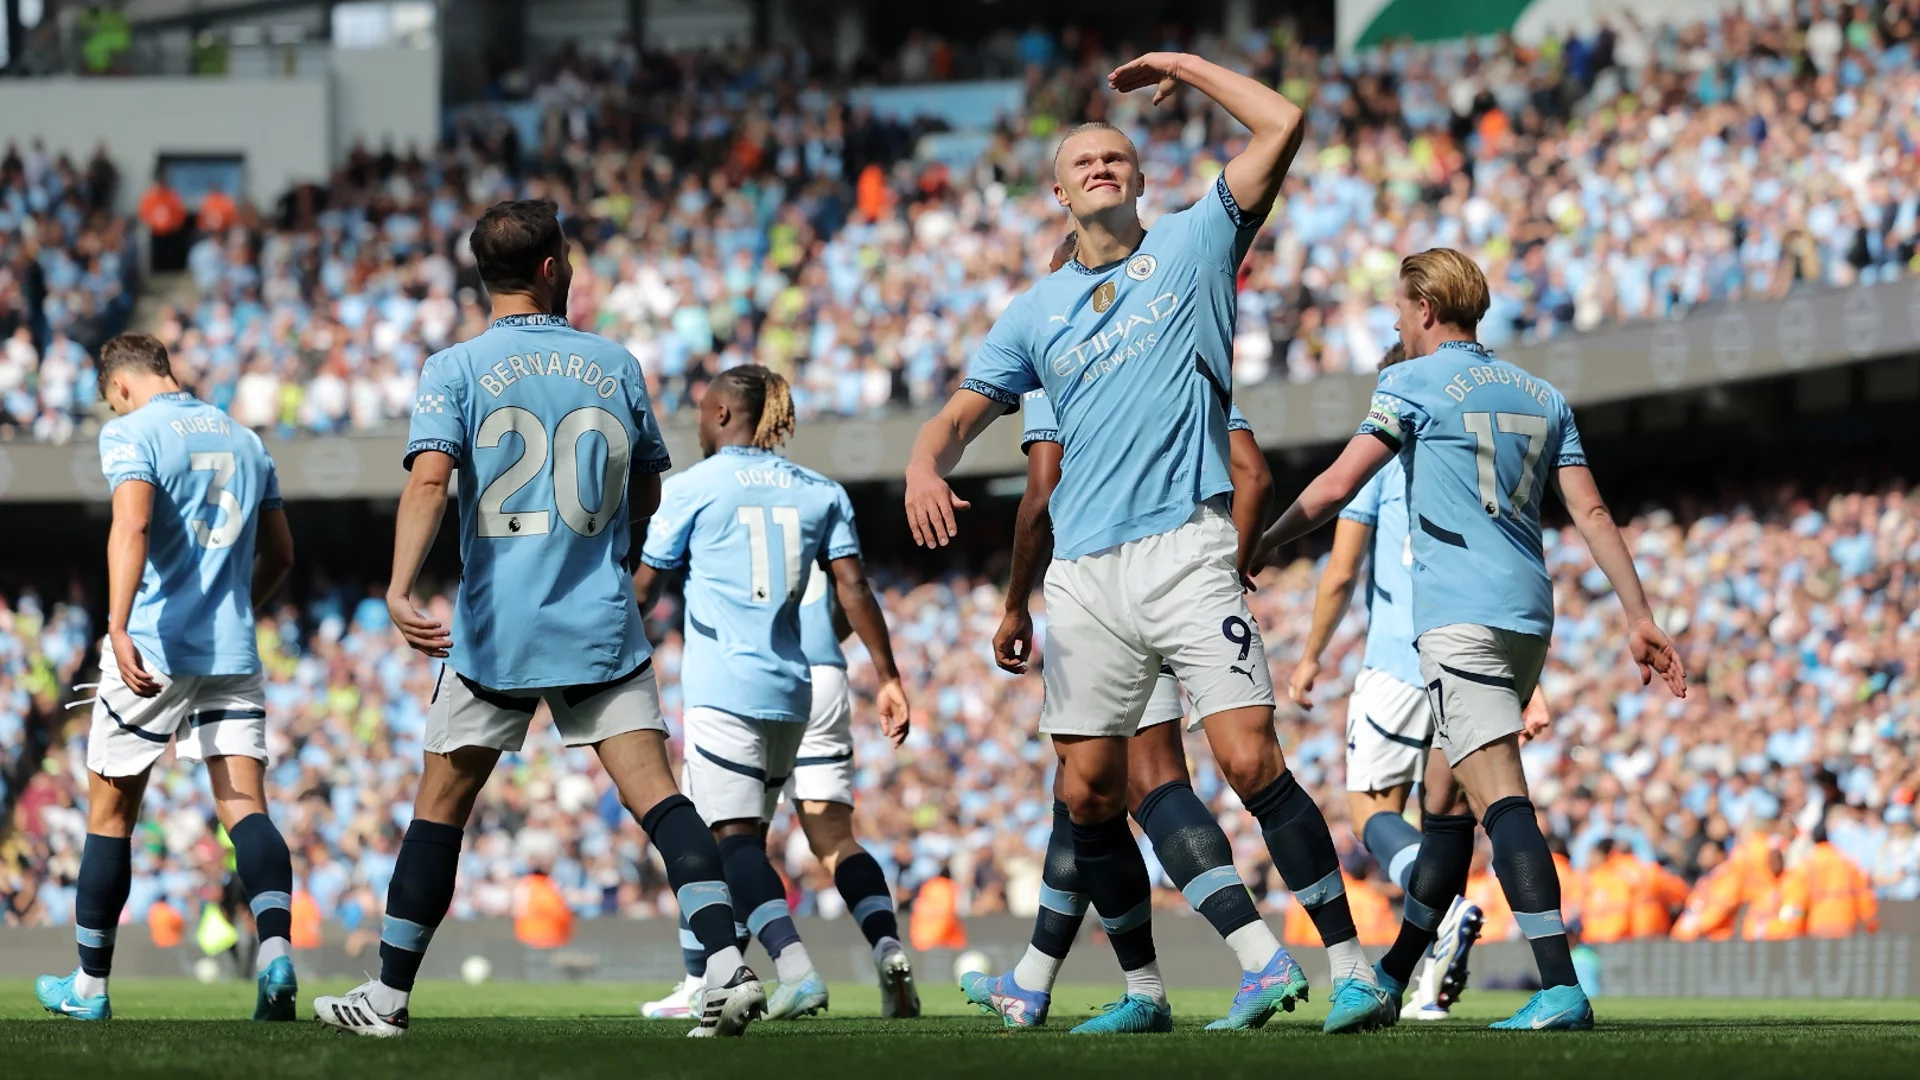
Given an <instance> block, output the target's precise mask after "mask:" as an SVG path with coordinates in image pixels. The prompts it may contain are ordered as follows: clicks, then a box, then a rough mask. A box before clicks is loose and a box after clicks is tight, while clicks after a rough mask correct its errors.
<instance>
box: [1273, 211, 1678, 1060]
mask: <svg viewBox="0 0 1920 1080" xmlns="http://www.w3.org/2000/svg"><path fill="white" fill-rule="evenodd" d="M1487 299H1488V298H1487V282H1486V278H1485V277H1484V276H1482V274H1481V273H1480V268H1479V267H1477V266H1475V265H1474V263H1473V261H1472V260H1471V259H1469V258H1467V257H1466V256H1465V255H1462V254H1460V253H1459V252H1457V251H1452V250H1449V249H1444V248H1440V249H1434V250H1430V251H1424V252H1421V253H1419V254H1417V255H1410V256H1408V257H1407V258H1405V259H1404V260H1402V261H1401V264H1400V285H1399V295H1398V307H1399V321H1398V325H1397V329H1398V330H1399V331H1400V340H1401V341H1402V342H1403V343H1404V344H1405V345H1406V348H1407V354H1408V355H1409V356H1410V357H1413V359H1410V360H1408V361H1407V362H1406V363H1404V364H1400V365H1397V366H1395V367H1391V368H1388V369H1387V370H1385V371H1383V372H1381V374H1380V381H1379V384H1378V386H1377V388H1376V389H1375V391H1374V396H1373V401H1372V404H1371V406H1370V407H1369V409H1368V412H1367V417H1366V420H1365V421H1364V422H1363V423H1362V424H1361V426H1360V432H1359V434H1357V435H1355V436H1354V438H1353V439H1352V441H1350V442H1349V443H1348V444H1347V447H1346V449H1345V450H1344V451H1343V452H1342V453H1341V455H1340V457H1339V459H1338V460H1336V461H1335V462H1334V463H1333V465H1332V466H1330V467H1329V468H1328V469H1327V470H1326V471H1325V472H1323V473H1321V474H1320V476H1318V477H1317V478H1315V479H1314V480H1313V482H1312V483H1310V484H1308V485H1307V488H1306V490H1305V491H1303V492H1302V493H1301V495H1300V497H1299V499H1298V500H1296V501H1295V502H1294V504H1293V505H1292V506H1290V507H1288V508H1287V510H1286V512H1285V513H1284V514H1282V515H1281V516H1280V519H1279V520H1278V521H1276V522H1275V523H1274V524H1273V526H1272V527H1271V528H1270V529H1268V530H1267V531H1266V533H1265V534H1264V535H1262V537H1261V539H1260V543H1259V546H1258V550H1257V551H1256V552H1255V555H1254V560H1253V562H1254V566H1255V568H1256V569H1257V568H1259V567H1261V566H1264V565H1266V564H1267V563H1269V562H1271V561H1272V560H1273V557H1274V555H1275V554H1276V552H1277V551H1278V549H1279V548H1280V547H1281V546H1282V545H1284V544H1287V543H1290V542H1292V541H1293V540H1296V539H1298V538H1299V537H1301V536H1304V535H1306V534H1307V533H1309V532H1311V531H1313V530H1314V529H1316V528H1319V527H1320V526H1321V525H1324V524H1326V523H1327V522H1328V521H1329V520H1332V518H1333V517H1334V515H1336V514H1337V513H1339V512H1340V509H1341V507H1343V506H1345V505H1346V504H1347V503H1348V502H1349V501H1350V500H1351V499H1352V498H1353V496H1354V495H1355V493H1357V492H1358V491H1359V490H1360V489H1361V487H1362V486H1364V485H1365V483H1366V482H1367V480H1368V478H1369V477H1371V476H1372V475H1373V474H1374V473H1376V472H1378V471H1379V470H1380V469H1381V468H1382V467H1384V466H1385V465H1386V464H1387V462H1388V461H1389V460H1390V459H1392V458H1394V457H1395V456H1396V455H1397V456H1399V458H1400V459H1401V462H1402V464H1403V465H1404V466H1405V469H1406V473H1407V475H1408V480H1407V482H1406V483H1407V515H1408V518H1409V520H1410V521H1412V522H1414V523H1415V524H1416V525H1417V528H1415V529H1414V530H1412V537H1413V539H1412V544H1413V631H1414V634H1415V635H1416V637H1415V641H1416V644H1417V647H1418V649H1419V653H1420V677H1421V679H1422V681H1423V682H1424V683H1425V685H1426V689H1427V695H1428V700H1429V702H1430V704H1431V706H1432V709H1433V720H1434V734H1435V742H1436V744H1437V745H1438V746H1439V748H1440V749H1441V750H1442V751H1444V752H1445V754H1446V759H1447V764H1448V765H1449V766H1450V767H1451V769H1452V777H1453V782H1454V783H1456V784H1458V785H1459V786H1460V788H1461V789H1462V790H1463V791H1464V792H1465V794H1466V797H1467V800H1468V803H1469V805H1470V808H1471V811H1472V812H1473V814H1475V815H1476V816H1477V817H1478V818H1479V819H1480V824H1481V826H1482V827H1483V828H1485V829H1486V831H1487V836H1488V838H1489V839H1490V840H1492V842H1493V861H1494V869H1495V872H1496V873H1497V874H1498V876H1499V878H1500V885H1501V888H1502V890H1503V891H1504V892H1505V894H1506V899H1507V901H1508V903H1509V904H1510V905H1511V906H1512V908H1513V911H1514V919H1515V920H1516V921H1517V922H1518V923H1519V925H1520V929H1521V931H1522V932H1523V933H1525V934H1526V936H1527V939H1528V941H1529V942H1530V943H1531V944H1532V946H1533V953H1534V959H1535V962H1536V963H1537V964H1538V965H1539V969H1540V985H1541V987H1542V988H1543V989H1542V990H1541V991H1540V992H1539V993H1538V994H1535V995H1534V996H1533V998H1532V999H1531V1000H1529V1001H1528V1002H1527V1004H1526V1005H1525V1006H1523V1007H1522V1008H1521V1009H1520V1011H1519V1012H1517V1013H1515V1014H1514V1015H1513V1016H1512V1017H1511V1018H1510V1019H1508V1020H1503V1021H1501V1022H1499V1023H1497V1024H1495V1025H1494V1027H1496V1028H1508V1029H1518V1030H1544V1029H1585V1028H1590V1027H1592V1026H1593V1007H1592V1005H1591V1004H1590V1003H1589V1002H1588V1001H1587V996H1586V994H1585V993H1583V992H1582V991H1581V989H1580V986H1579V983H1578V981H1577V980H1576V979H1575V977H1574V969H1573V958H1572V955H1571V953H1570V951H1569V949H1568V946H1567V935H1566V928H1565V926H1564V924H1563V922H1562V920H1561V916H1560V880H1559V875H1558V872H1557V871H1556V869H1555V867H1554V862H1553V856H1552V854H1551V853H1550V852H1549V851H1548V850H1547V842H1546V839H1545V837H1543V836H1542V835H1541V833H1540V826H1539V822H1538V821H1537V820H1536V818H1535V816H1534V808H1533V803H1532V802H1530V801H1529V800H1528V798H1527V782H1526V776H1525V774H1524V773H1523V772H1522V771H1521V767H1520V738H1521V735H1522V733H1523V732H1524V731H1525V729H1526V721H1525V720H1524V719H1523V717H1522V705H1523V704H1524V703H1525V702H1526V701H1527V700H1528V698H1530V697H1531V696H1532V694H1533V691H1534V688H1535V686H1536V684H1537V683H1538V682H1539V677H1540V669H1541V666H1542V665H1543V664H1544V662H1545V660H1546V654H1547V644H1548V641H1549V639H1550V637H1551V635H1552V631H1553V585H1552V582H1551V580H1550V579H1549V578H1548V576H1547V570H1546V559H1545V556H1544V554H1543V552H1542V548H1541V541H1540V501H1541V498H1542V496H1543V493H1544V491H1545V489H1546V487H1547V486H1548V483H1549V482H1551V484H1552V486H1553V487H1555V488H1557V489H1558V490H1559V492H1560V497H1561V499H1562V500H1563V501H1564V502H1565V503H1566V504H1567V509H1568V511H1569V512H1570V513H1571V515H1572V517H1573V522H1574V526H1575V527H1576V528H1577V529H1579V531H1580V535H1581V537H1582V538H1583V539H1585V540H1586V542H1587V547H1588V548H1589V549H1590V550H1591V551H1592V553H1593V557H1594V561H1595V562H1596V563H1598V564H1599V566H1600V569H1601V570H1602V571H1603V572H1605V574H1606V575H1607V580H1608V581H1610V582H1611V583H1612V584H1613V588H1614V592H1615V593H1616V594H1617V595H1618V596H1619V598H1620V603H1621V606H1622V607H1623V608H1624V609H1625V611H1626V616H1627V626H1628V634H1627V652H1628V655H1629V656H1631V657H1632V658H1633V661H1634V663H1635V664H1636V665H1638V666H1639V669H1640V678H1641V681H1642V683H1647V682H1650V681H1651V680H1652V677H1653V675H1654V674H1655V673H1658V674H1659V675H1660V676H1661V677H1662V678H1663V679H1664V681H1665V682H1666V684H1667V687H1668V688H1669V689H1670V690H1671V691H1672V692H1673V693H1674V695H1675V696H1678V697H1685V696H1686V691H1687V676H1686V670H1685V668H1684V667H1682V665H1681V662H1680V658H1679V656H1678V655H1677V654H1676V653H1675V651H1674V648H1673V645H1672V643H1671V642H1669V641H1668V640H1667V636H1666V634H1664V633H1662V632H1661V630H1660V628H1659V627H1658V626H1656V625H1655V624H1654V621H1653V612H1652V609H1650V608H1649V607H1648V606H1647V599H1646V595H1645V593H1644V592H1643V591H1642V590H1641V587H1640V577H1639V574H1638V573H1636V572H1635V570H1634V567H1633V559H1632V556H1631V555H1630V554H1629V553H1628V551H1627V548H1626V544H1625V543H1624V542H1623V541H1622V540H1621V538H1620V532H1619V530H1618V529H1617V528H1615V526H1614V523H1613V518H1612V516H1611V515H1610V514H1609V513H1608V511H1607V506H1606V503H1605V502H1603V501H1602V500H1601V498H1600V492H1599V489H1598V488H1596V487H1595V485H1594V481H1593V474H1592V473H1591V472H1590V471H1588V469H1587V459H1586V453H1585V451H1584V450H1583V449H1582V447H1581V444H1580V434H1579V431H1578V430H1577V429H1576V428H1575V427H1574V422H1573V411H1572V410H1571V409H1569V408H1568V407H1567V402H1566V399H1565V398H1563V397H1562V396H1561V395H1560V392H1559V391H1558V390H1556V389H1554V388H1553V386H1551V385H1550V384H1548V383H1547V382H1546V381H1544V380H1542V379H1539V378H1536V377H1535V376H1533V375H1529V374H1528V373H1527V372H1525V371H1522V370H1521V369H1519V368H1517V367H1514V366H1513V365H1511V364H1508V363H1506V362H1504V361H1502V360H1500V359H1499V358H1498V357H1496V356H1494V355H1493V353H1491V352H1490V351H1488V349H1487V348H1486V347H1485V346H1483V345H1480V344H1479V343H1478V342H1476V341H1475V340H1474V328H1475V327H1476V326H1477V325H1478V324H1479V321H1480V317H1481V316H1482V315H1484V314H1486V310H1487ZM1426 858H1427V856H1426V855H1425V854H1422V856H1421V857H1420V860H1419V861H1425V860H1426ZM1420 877H1421V870H1420V868H1419V866H1418V865H1417V863H1416V867H1415V869H1414V871H1413V880H1416V881H1417V880H1418V879H1419V878H1420ZM1409 895H1410V896H1414V897H1415V898H1416V899H1418V900H1420V901H1421V902H1423V903H1426V902H1430V897H1429V896H1426V895H1421V894H1420V892H1419V891H1418V890H1409ZM1388 974H1389V975H1390V974H1391V973H1388ZM1393 982H1394V981H1393V980H1391V979H1389V980H1387V982H1386V985H1387V986H1388V989H1389V992H1394V993H1397V992H1398V991H1399V989H1400V987H1399V986H1396V985H1394V984H1393Z"/></svg>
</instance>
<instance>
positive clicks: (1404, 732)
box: [1347, 668, 1433, 791]
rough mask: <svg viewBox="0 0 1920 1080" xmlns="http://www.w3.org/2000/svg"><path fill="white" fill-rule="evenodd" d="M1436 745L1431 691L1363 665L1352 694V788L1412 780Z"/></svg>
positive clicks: (1395, 784) (1390, 785)
mask: <svg viewBox="0 0 1920 1080" xmlns="http://www.w3.org/2000/svg"><path fill="white" fill-rule="evenodd" d="M1432 745H1433V710H1432V709H1431V708H1429V707H1428V705H1427V692H1426V691H1425V690H1422V689H1421V688H1420V687H1417V686H1408V685H1407V684H1406V683H1403V682H1401V681H1400V680H1399V679H1396V678H1394V677H1393V676H1391V675H1389V674H1387V673H1386V672H1384V671H1377V670H1375V669H1373V668H1361V669H1360V674H1359V676H1358V677H1357V678H1355V679H1354V680H1353V694H1352V695H1351V696H1350V697H1348V698H1347V790H1348V791H1387V790H1390V789H1392V788H1395V787H1399V786H1400V785H1402V784H1411V783H1413V782H1414V781H1415V780H1418V779H1420V774H1421V772H1422V771H1424V769H1425V767H1426V763H1427V748H1428V747H1430V746H1432Z"/></svg>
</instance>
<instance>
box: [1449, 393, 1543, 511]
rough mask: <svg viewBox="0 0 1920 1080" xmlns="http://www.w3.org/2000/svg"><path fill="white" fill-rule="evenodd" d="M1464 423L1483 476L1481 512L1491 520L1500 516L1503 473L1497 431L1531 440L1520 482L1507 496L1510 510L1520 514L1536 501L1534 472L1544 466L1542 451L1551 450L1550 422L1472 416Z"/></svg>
mask: <svg viewBox="0 0 1920 1080" xmlns="http://www.w3.org/2000/svg"><path fill="white" fill-rule="evenodd" d="M1460 419H1461V421H1462V422H1463V423H1465V424H1466V427H1467V434H1469V435H1472V436H1473V437H1474V441H1475V443H1476V445H1475V447H1474V454H1473V456H1474V463H1475V464H1476V465H1477V466H1479V473H1480V509H1482V510H1485V511H1486V512H1487V516H1488V517H1499V516H1500V470H1499V468H1498V462H1497V461H1496V460H1495V458H1496V455H1498V454H1499V452H1500V444H1499V442H1498V441H1497V440H1496V439H1495V438H1494V434H1493V433H1494V430H1495V429H1496V428H1498V429H1499V430H1500V431H1503V432H1505V433H1507V434H1509V435H1525V436H1526V437H1527V453H1526V456H1525V457H1524V458H1522V459H1521V461H1520V481H1519V483H1516V484H1514V485H1513V490H1512V491H1511V492H1508V493H1507V505H1508V508H1509V509H1510V510H1511V511H1512V512H1513V513H1516V514H1517V513H1519V512H1520V509H1521V507H1524V506H1526V505H1527V502H1528V500H1529V499H1531V498H1532V497H1533V470H1534V467H1535V466H1536V465H1538V464H1539V463H1540V451H1542V450H1544V449H1546V446H1547V418H1546V417H1544V416H1535V415H1534V414H1532V413H1510V412H1503V413H1484V412H1470V413H1465V414H1463V415H1462V416H1461V417H1460Z"/></svg>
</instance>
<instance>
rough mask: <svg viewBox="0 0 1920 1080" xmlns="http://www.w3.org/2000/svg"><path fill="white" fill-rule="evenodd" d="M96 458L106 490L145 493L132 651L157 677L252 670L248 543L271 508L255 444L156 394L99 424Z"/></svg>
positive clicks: (272, 492)
mask: <svg viewBox="0 0 1920 1080" xmlns="http://www.w3.org/2000/svg"><path fill="white" fill-rule="evenodd" d="M100 463H101V466H102V468H103V469H104V470H105V472H106V474H107V476H108V478H109V481H110V482H111V483H112V484H113V486H115V487H118V486H119V485H120V484H121V483H123V482H125V481H128V480H144V481H146V482H147V483H150V484H152V485H153V486H154V489H155V490H154V500H153V517H152V522H151V524H150V526H149V528H148V533H147V565H146V569H145V571H144V572H143V574H142V576H141V580H140V588H139V591H138V593H136V594H135V596H134V603H133V611H132V614H131V615H130V617H129V619H128V623H127V632H128V634H129V635H130V636H132V638H133V640H134V644H136V645H138V646H139V647H140V651H141V653H142V654H143V655H144V656H145V657H146V659H147V660H148V661H149V662H151V663H152V664H154V666H156V667H158V668H159V669H160V670H161V671H164V672H166V673H167V674H168V675H175V676H177V675H244V674H250V673H252V672H255V671H258V670H259V668H260V661H259V653H258V651H257V649H256V647H255V644H254V633H253V553H254V540H255V537H256V536H257V535H258V532H259V524H260V518H259V515H260V511H261V510H262V509H278V508H279V507H280V487H279V482H278V480H277V479H276V477H275V475H274V468H273V459H272V458H271V457H270V456H268V454H267V450H266V447H265V446H264V445H262V443H261V442H260V437H259V436H258V435H256V434H254V433H253V432H252V431H251V430H249V429H248V428H246V427H244V426H242V425H239V424H236V423H234V422H233V421H232V419H230V418H229V417H228V416H227V414H226V413H224V412H221V411H220V410H219V409H216V408H214V407H213V406H211V405H208V404H206V403H205V402H202V401H199V400H197V399H196V398H194V396H193V395H192V394H188V393H185V392H178V391H176V392H173V393H164V394H156V395H154V396H153V398H151V399H150V400H149V401H148V402H147V404H146V405H144V406H142V407H141V408H139V409H136V410H134V411H133V412H131V413H128V414H127V415H125V416H122V417H119V418H117V419H115V420H113V421H111V422H109V423H108V424H107V425H106V426H105V427H104V428H102V429H101V431H100Z"/></svg>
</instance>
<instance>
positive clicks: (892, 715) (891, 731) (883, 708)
mask: <svg viewBox="0 0 1920 1080" xmlns="http://www.w3.org/2000/svg"><path fill="white" fill-rule="evenodd" d="M873 703H874V704H875V705H877V706H879V707H880V730H881V731H883V732H886V735H887V738H889V739H892V740H893V745H895V746H899V745H900V744H901V743H904V742H906V741H907V736H908V735H909V734H911V733H912V726H913V710H912V709H910V708H908V707H907V692H906V690H905V689H903V688H902V687H901V686H900V680H899V679H888V680H887V681H885V682H883V683H881V684H880V692H879V693H877V694H875V695H874V696H873Z"/></svg>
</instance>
